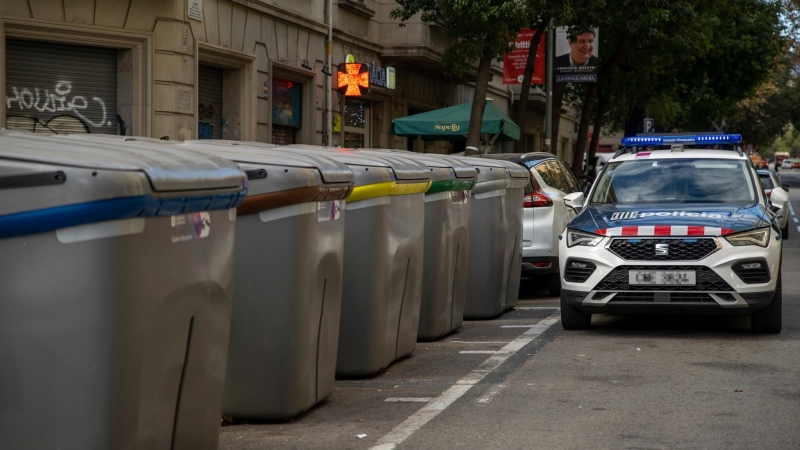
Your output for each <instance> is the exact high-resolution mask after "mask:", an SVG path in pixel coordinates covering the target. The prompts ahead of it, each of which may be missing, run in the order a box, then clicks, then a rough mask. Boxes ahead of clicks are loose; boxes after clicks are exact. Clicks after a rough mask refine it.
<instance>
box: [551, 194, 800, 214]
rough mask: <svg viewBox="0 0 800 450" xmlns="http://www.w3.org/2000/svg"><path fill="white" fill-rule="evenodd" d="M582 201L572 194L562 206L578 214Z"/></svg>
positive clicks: (580, 195) (565, 197)
mask: <svg viewBox="0 0 800 450" xmlns="http://www.w3.org/2000/svg"><path fill="white" fill-rule="evenodd" d="M787 198H788V196H787ZM583 201H584V196H583V192H573V193H571V194H567V195H565V196H564V204H565V205H567V206H569V207H570V208H572V209H574V210H575V212H579V211H580V210H581V209H582V208H583Z"/></svg>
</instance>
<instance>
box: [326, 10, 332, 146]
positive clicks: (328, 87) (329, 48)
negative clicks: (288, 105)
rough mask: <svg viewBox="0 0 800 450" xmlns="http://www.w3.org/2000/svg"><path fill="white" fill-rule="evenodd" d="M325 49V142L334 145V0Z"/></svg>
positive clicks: (329, 16) (330, 11)
mask: <svg viewBox="0 0 800 450" xmlns="http://www.w3.org/2000/svg"><path fill="white" fill-rule="evenodd" d="M325 51H326V52H327V53H328V55H327V58H328V72H330V75H328V76H327V77H325V78H326V79H327V82H326V83H325V109H326V116H325V133H324V134H325V142H324V144H325V145H327V146H329V147H333V95H332V92H333V74H334V71H333V67H332V63H333V61H332V55H333V0H328V42H327V47H326V49H325Z"/></svg>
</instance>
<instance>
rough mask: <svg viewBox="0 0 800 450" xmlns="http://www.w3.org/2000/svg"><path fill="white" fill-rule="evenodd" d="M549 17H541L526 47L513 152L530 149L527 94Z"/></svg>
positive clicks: (529, 90)
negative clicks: (517, 134)
mask: <svg viewBox="0 0 800 450" xmlns="http://www.w3.org/2000/svg"><path fill="white" fill-rule="evenodd" d="M549 21H550V19H542V22H540V23H539V26H538V27H536V32H535V33H534V34H533V37H532V38H531V45H530V47H528V60H527V62H526V63H525V75H524V76H523V78H522V87H521V88H520V94H519V102H518V103H517V114H516V116H517V125H519V128H520V129H521V130H523V133H522V136H520V139H519V140H518V141H517V142H515V143H514V152H516V153H522V152H524V151H526V150H527V151H530V149H526V148H525V132H524V130H525V113H526V112H527V109H528V96H529V95H530V92H531V78H533V71H534V68H535V67H536V53H537V52H538V50H539V45H540V44H541V41H542V36H543V35H544V31H545V29H546V28H547V25H546V24H547V22H549Z"/></svg>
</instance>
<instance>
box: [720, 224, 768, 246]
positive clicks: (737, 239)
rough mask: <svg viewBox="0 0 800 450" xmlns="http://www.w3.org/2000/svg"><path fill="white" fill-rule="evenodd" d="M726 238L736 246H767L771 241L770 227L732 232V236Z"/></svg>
mask: <svg viewBox="0 0 800 450" xmlns="http://www.w3.org/2000/svg"><path fill="white" fill-rule="evenodd" d="M725 240H726V241H728V242H730V243H731V245H733V246H735V247H741V246H743V245H757V246H759V247H766V246H767V244H768V243H769V228H760V229H758V230H750V231H745V232H743V233H736V234H732V235H730V236H725Z"/></svg>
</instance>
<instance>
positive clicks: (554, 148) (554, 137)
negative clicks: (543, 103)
mask: <svg viewBox="0 0 800 450" xmlns="http://www.w3.org/2000/svg"><path fill="white" fill-rule="evenodd" d="M566 90H567V84H566V83H553V120H552V122H551V123H550V130H551V132H552V133H551V136H550V138H551V139H550V153H552V154H554V155H558V142H559V140H560V139H559V138H558V133H559V131H560V128H561V103H563V102H564V92H565V91H566Z"/></svg>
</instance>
